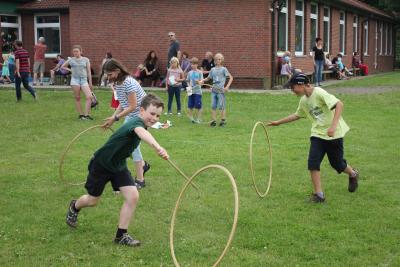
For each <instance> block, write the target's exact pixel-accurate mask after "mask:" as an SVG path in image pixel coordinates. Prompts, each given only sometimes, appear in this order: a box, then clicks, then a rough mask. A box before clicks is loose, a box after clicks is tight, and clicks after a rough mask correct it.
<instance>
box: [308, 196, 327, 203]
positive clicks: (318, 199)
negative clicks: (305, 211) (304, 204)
mask: <svg viewBox="0 0 400 267" xmlns="http://www.w3.org/2000/svg"><path fill="white" fill-rule="evenodd" d="M311 201H312V202H314V203H323V202H325V198H324V197H320V196H318V194H312V195H311Z"/></svg>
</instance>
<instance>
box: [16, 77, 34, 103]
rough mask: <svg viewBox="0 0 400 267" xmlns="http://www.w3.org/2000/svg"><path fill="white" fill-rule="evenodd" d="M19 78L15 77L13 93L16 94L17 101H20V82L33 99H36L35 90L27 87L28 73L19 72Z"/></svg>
mask: <svg viewBox="0 0 400 267" xmlns="http://www.w3.org/2000/svg"><path fill="white" fill-rule="evenodd" d="M20 75H21V77H18V75H15V91H16V93H17V101H19V100H21V99H22V95H21V82H22V84H23V85H24V87H25V89H26V90H28V91H29V93H31V95H32V96H33V98H36V93H35V89H33V87H32V86H30V85H29V72H20Z"/></svg>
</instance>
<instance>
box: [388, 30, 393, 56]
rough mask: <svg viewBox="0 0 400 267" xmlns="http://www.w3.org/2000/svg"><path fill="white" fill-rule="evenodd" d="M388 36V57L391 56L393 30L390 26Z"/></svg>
mask: <svg viewBox="0 0 400 267" xmlns="http://www.w3.org/2000/svg"><path fill="white" fill-rule="evenodd" d="M389 35H390V42H389V55H390V56H392V55H393V29H392V25H389Z"/></svg>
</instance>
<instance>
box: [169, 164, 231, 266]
mask: <svg viewBox="0 0 400 267" xmlns="http://www.w3.org/2000/svg"><path fill="white" fill-rule="evenodd" d="M212 168H216V169H220V170H222V171H223V172H224V173H225V174H226V176H228V178H229V180H230V182H231V185H232V190H233V193H234V197H235V209H234V216H233V224H232V229H231V232H230V234H229V237H228V241H227V243H226V245H225V248H224V250H223V251H222V253H221V255H220V256H219V258H218V259H217V261H216V262H215V263H214V264H213V266H218V265H219V263H220V262H221V260H222V258H223V257H224V256H225V254H226V252H227V251H228V248H229V246H230V244H231V243H232V240H233V236H234V235H235V231H236V226H237V220H238V215H239V193H238V190H237V186H236V182H235V178H233V176H232V174H231V173H230V172H229V170H228V169H226V168H225V167H224V166H221V165H215V164H211V165H207V166H204V167H202V168H201V169H199V170H197V171H196V172H195V173H194V174H193V175H192V177H190V179H189V180H188V181H187V182H186V184H185V185H184V186H183V188H182V190H181V192H180V194H179V197H178V200H177V201H176V204H175V209H174V212H173V214H172V220H171V226H170V234H169V244H170V251H171V256H172V259H173V261H174V264H175V266H176V267H178V266H180V265H179V262H178V260H177V259H176V256H175V249H174V227H175V219H176V213H177V212H178V208H179V205H180V202H181V199H182V197H183V194H184V193H185V191H186V189H187V187H188V185H189V183H191V181H192V180H193V179H194V178H195V177H196V176H197V175H199V174H200V173H202V172H204V171H206V170H208V169H212Z"/></svg>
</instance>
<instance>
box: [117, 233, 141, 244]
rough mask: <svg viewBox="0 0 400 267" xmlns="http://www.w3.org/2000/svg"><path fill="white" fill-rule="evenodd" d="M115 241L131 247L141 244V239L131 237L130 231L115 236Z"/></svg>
mask: <svg viewBox="0 0 400 267" xmlns="http://www.w3.org/2000/svg"><path fill="white" fill-rule="evenodd" d="M114 243H116V244H118V245H124V246H129V247H137V246H140V241H139V240H136V239H134V238H133V237H131V236H130V235H129V234H128V233H124V234H123V235H122V236H121V237H120V238H115V239H114Z"/></svg>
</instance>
